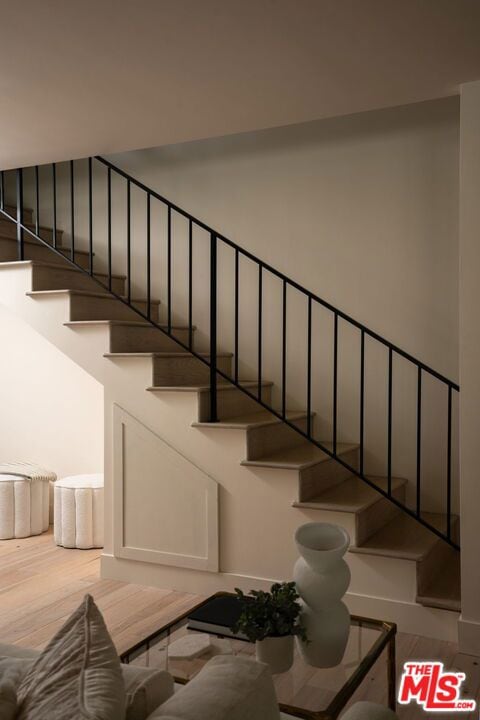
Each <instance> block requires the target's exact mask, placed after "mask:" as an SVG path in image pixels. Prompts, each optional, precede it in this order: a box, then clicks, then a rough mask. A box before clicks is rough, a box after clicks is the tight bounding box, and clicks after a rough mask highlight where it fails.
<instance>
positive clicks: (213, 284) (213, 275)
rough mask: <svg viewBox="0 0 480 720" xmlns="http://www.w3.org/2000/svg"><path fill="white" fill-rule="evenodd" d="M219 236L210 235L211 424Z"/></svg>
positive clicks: (214, 404) (214, 406) (213, 416)
mask: <svg viewBox="0 0 480 720" xmlns="http://www.w3.org/2000/svg"><path fill="white" fill-rule="evenodd" d="M217 420H218V414H217V236H216V235H215V233H213V232H212V233H211V235H210V422H217Z"/></svg>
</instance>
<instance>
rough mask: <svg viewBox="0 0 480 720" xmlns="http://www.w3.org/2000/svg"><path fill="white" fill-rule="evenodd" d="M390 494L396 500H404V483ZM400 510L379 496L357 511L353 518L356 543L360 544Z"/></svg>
mask: <svg viewBox="0 0 480 720" xmlns="http://www.w3.org/2000/svg"><path fill="white" fill-rule="evenodd" d="M392 495H393V497H394V498H396V500H399V501H400V502H405V485H402V486H401V487H399V488H396V489H395V490H393V491H392ZM379 497H380V496H379ZM400 512H401V510H400V508H398V507H397V506H396V505H394V504H393V503H392V502H390V500H388V499H387V498H382V497H380V500H378V502H376V503H374V504H373V505H370V507H368V508H366V509H365V510H362V511H361V512H360V513H357V515H356V518H355V526H356V531H355V537H356V544H357V545H361V544H362V543H364V542H366V541H367V540H368V538H370V537H371V536H372V535H374V534H375V533H376V532H377V530H380V529H381V528H382V527H384V526H385V525H387V523H389V522H390V520H393V518H394V517H396V516H397V515H399V513H400Z"/></svg>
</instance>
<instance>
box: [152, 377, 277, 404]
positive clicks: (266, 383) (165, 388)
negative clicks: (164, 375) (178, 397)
mask: <svg viewBox="0 0 480 720" xmlns="http://www.w3.org/2000/svg"><path fill="white" fill-rule="evenodd" d="M272 385H273V382H271V381H270V380H262V387H272ZM241 386H242V387H245V388H249V387H258V383H257V382H255V380H245V382H243V383H241ZM146 390H147V392H197V393H200V392H201V393H203V392H210V385H151V386H150V387H147V388H146ZM231 390H240V388H238V387H237V386H236V385H232V384H231V383H228V382H226V383H219V384H218V385H217V391H218V392H226V391H231ZM252 399H254V398H252Z"/></svg>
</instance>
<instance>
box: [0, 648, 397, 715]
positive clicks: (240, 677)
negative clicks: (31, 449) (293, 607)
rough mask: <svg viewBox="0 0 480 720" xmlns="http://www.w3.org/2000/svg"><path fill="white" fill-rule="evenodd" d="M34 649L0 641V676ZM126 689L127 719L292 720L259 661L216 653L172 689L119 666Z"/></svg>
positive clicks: (156, 673) (152, 675)
mask: <svg viewBox="0 0 480 720" xmlns="http://www.w3.org/2000/svg"><path fill="white" fill-rule="evenodd" d="M36 656H37V653H36V652H35V651H33V650H27V649H24V648H19V647H16V646H13V645H3V644H1V643H0V675H1V672H2V667H3V668H5V667H6V666H8V664H9V663H10V664H14V663H17V664H18V663H22V662H23V663H24V664H25V668H26V669H27V668H28V667H29V666H30V664H31V661H32V659H34V658H35V657H36ZM122 672H123V677H124V681H125V686H126V690H127V699H128V709H127V718H126V720H279V719H280V718H284V719H285V720H292V716H291V715H285V714H283V713H280V712H279V710H278V706H277V703H276V698H275V691H274V687H273V682H272V676H271V674H270V669H269V668H268V666H267V665H264V664H263V663H257V662H254V661H252V660H249V659H246V658H241V657H235V656H232V655H219V656H217V657H214V658H213V659H212V660H210V662H209V663H207V665H206V666H205V667H204V668H203V670H202V671H201V672H200V673H199V674H198V675H197V676H196V677H195V678H194V679H193V680H191V681H190V682H189V683H188V684H187V685H184V686H176V687H174V683H173V679H172V677H171V676H170V675H169V674H168V673H167V672H165V671H162V670H156V669H151V668H143V667H138V666H135V665H123V666H122ZM396 717H397V716H396V715H395V714H394V713H392V712H391V711H390V710H388V709H387V708H385V707H382V706H379V705H373V704H372V703H357V704H356V705H354V706H353V707H352V708H350V710H348V711H347V712H346V713H345V714H344V715H343V717H342V720H395V719H396Z"/></svg>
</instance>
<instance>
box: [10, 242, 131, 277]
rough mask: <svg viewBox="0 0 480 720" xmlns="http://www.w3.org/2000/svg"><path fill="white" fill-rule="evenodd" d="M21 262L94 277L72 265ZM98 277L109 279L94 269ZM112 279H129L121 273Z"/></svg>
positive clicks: (106, 274)
mask: <svg viewBox="0 0 480 720" xmlns="http://www.w3.org/2000/svg"><path fill="white" fill-rule="evenodd" d="M52 247H53V246H52ZM57 249H58V248H57ZM68 250H69V248H68ZM75 252H77V250H76V249H75ZM88 254H89V253H88V252H87V255H88ZM94 254H95V253H93V255H94ZM21 262H24V263H27V264H29V265H34V266H37V265H38V267H46V268H51V269H52V270H56V271H60V272H73V273H81V274H82V275H85V276H86V277H92V276H91V275H90V273H89V272H86V271H85V270H82V268H79V267H73V266H72V265H65V267H63V266H62V267H59V266H58V265H56V264H55V263H52V262H48V261H47V260H23V261H21ZM7 264H8V263H7ZM98 276H102V277H106V278H108V273H106V272H103V271H101V270H95V269H94V270H93V277H98ZM112 278H114V279H115V280H126V279H127V276H126V275H121V274H119V273H112Z"/></svg>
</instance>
